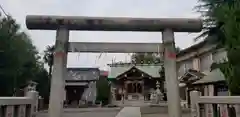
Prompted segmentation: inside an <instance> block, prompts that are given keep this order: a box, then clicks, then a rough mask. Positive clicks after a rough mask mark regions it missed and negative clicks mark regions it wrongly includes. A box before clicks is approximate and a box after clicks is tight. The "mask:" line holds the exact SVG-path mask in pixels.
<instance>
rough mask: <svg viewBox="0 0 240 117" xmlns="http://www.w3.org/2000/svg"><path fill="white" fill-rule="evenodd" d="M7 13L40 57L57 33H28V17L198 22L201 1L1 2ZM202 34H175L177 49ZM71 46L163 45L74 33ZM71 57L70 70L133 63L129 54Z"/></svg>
mask: <svg viewBox="0 0 240 117" xmlns="http://www.w3.org/2000/svg"><path fill="white" fill-rule="evenodd" d="M0 1H1V2H0V4H1V5H2V7H3V8H4V9H5V11H6V12H7V13H8V14H10V15H12V16H13V17H14V18H15V19H16V20H17V22H18V23H19V24H21V26H22V30H23V31H26V32H27V34H28V35H29V36H30V37H31V39H32V40H33V44H34V45H36V47H37V49H38V50H39V52H40V54H43V50H44V49H45V48H46V46H47V45H52V44H54V42H55V36H56V34H55V33H56V31H41V30H37V31H36V30H34V31H33V30H27V28H26V25H25V17H26V15H61V16H64V15H65V16H103V17H143V18H198V17H199V16H200V15H199V14H198V13H196V11H195V10H194V7H195V6H196V5H197V4H198V3H197V1H198V0H184V2H183V1H181V0H0ZM197 35H199V33H191V34H189V33H175V42H176V46H178V47H180V48H182V49H184V48H186V47H189V46H191V45H192V44H194V43H196V42H194V41H193V39H194V37H196V36H197ZM70 41H71V42H156V43H160V42H161V33H160V32H158V33H153V32H152V33H149V32H88V31H84V32H80V31H71V32H70ZM99 55H100V54H97V53H95V54H93V53H69V55H68V65H67V66H68V67H100V68H101V69H104V70H108V69H109V68H108V66H107V63H111V61H112V59H115V60H116V61H124V62H126V61H129V60H130V56H129V54H123V53H115V54H107V53H102V54H101V56H99Z"/></svg>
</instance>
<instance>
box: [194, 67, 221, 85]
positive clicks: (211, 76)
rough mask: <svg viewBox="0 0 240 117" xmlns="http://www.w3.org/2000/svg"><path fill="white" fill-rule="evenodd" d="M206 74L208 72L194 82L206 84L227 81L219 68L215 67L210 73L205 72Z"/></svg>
mask: <svg viewBox="0 0 240 117" xmlns="http://www.w3.org/2000/svg"><path fill="white" fill-rule="evenodd" d="M205 74H206V76H204V77H203V78H202V79H200V80H198V81H196V82H194V83H193V84H206V83H214V82H220V81H225V77H224V75H223V73H222V72H221V71H220V70H219V69H215V70H213V71H211V72H209V73H205Z"/></svg>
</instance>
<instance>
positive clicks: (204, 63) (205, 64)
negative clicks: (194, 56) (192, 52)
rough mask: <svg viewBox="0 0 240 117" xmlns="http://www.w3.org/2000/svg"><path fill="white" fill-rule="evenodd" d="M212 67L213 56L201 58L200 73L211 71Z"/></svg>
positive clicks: (208, 55)
mask: <svg viewBox="0 0 240 117" xmlns="http://www.w3.org/2000/svg"><path fill="white" fill-rule="evenodd" d="M211 65H212V58H211V54H207V55H203V56H201V57H200V71H201V72H204V71H210V67H211Z"/></svg>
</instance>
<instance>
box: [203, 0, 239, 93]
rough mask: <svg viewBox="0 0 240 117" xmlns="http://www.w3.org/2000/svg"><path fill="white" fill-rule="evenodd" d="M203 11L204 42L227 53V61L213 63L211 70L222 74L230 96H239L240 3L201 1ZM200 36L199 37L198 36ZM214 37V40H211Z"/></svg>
mask: <svg viewBox="0 0 240 117" xmlns="http://www.w3.org/2000/svg"><path fill="white" fill-rule="evenodd" d="M201 2H202V3H204V4H203V5H201V6H200V7H201V8H204V9H205V12H203V13H204V15H205V17H204V18H205V25H206V26H208V27H210V28H208V29H207V30H206V32H205V34H206V38H205V40H206V41H209V42H214V43H215V44H217V45H218V46H219V45H220V47H223V48H225V50H226V51H227V60H225V61H223V62H221V63H214V64H213V65H212V69H216V68H218V69H220V70H221V72H222V73H223V74H224V76H225V78H226V81H227V84H228V87H229V89H230V92H231V94H232V95H240V87H239V85H240V79H239V78H238V77H239V76H240V72H239V71H240V62H239V61H238V60H239V59H240V55H239V54H237V53H239V52H240V48H239V47H240V34H239V32H240V28H239V26H240V21H239V20H240V15H239V14H240V1H236V0H223V1H218V0H201ZM200 36H201V35H200ZM213 37H215V38H213Z"/></svg>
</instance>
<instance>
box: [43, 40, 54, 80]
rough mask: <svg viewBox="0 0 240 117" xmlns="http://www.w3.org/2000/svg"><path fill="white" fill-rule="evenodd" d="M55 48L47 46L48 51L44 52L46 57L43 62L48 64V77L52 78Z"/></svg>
mask: <svg viewBox="0 0 240 117" xmlns="http://www.w3.org/2000/svg"><path fill="white" fill-rule="evenodd" d="M54 48H55V46H54V45H52V46H47V48H46V50H45V51H44V57H43V60H44V62H45V63H46V64H48V66H49V72H48V75H49V76H50V77H51V76H52V68H53V56H54V55H53V54H54Z"/></svg>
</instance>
